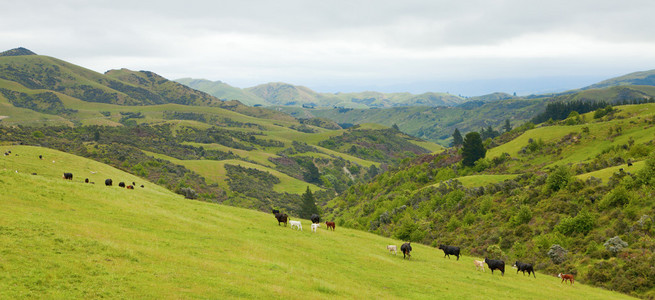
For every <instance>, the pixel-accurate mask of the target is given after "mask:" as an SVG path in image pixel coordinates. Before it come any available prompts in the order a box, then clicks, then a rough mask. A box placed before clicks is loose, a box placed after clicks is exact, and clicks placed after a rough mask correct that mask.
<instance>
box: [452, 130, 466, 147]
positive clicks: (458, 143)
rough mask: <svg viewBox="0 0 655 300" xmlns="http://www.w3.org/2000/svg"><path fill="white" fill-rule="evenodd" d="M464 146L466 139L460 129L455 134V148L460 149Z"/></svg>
mask: <svg viewBox="0 0 655 300" xmlns="http://www.w3.org/2000/svg"><path fill="white" fill-rule="evenodd" d="M463 144H464V138H463V137H462V134H461V133H460V132H459V129H457V128H455V132H453V146H454V147H459V146H462V145H463Z"/></svg>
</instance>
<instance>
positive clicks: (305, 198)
mask: <svg viewBox="0 0 655 300" xmlns="http://www.w3.org/2000/svg"><path fill="white" fill-rule="evenodd" d="M314 201H315V200H314V194H312V191H311V190H310V189H309V187H307V191H305V193H304V194H303V195H302V203H301V204H300V217H301V218H303V219H309V218H311V217H312V215H313V214H317V215H318V207H316V202H314Z"/></svg>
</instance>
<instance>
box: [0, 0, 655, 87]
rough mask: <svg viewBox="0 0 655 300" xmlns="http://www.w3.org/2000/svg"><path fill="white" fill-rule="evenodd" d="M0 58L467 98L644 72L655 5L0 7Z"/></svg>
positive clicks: (76, 0)
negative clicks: (15, 54)
mask: <svg viewBox="0 0 655 300" xmlns="http://www.w3.org/2000/svg"><path fill="white" fill-rule="evenodd" d="M0 7H2V12H1V13H0V14H1V15H2V17H1V18H0V51H4V50H8V49H12V48H16V47H20V46H22V47H25V48H28V49H30V50H32V51H34V52H36V53H37V54H41V55H47V56H53V57H57V58H60V59H63V60H66V61H68V62H71V63H74V64H77V65H81V66H83V67H86V68H89V69H92V70H95V71H98V72H105V71H107V70H110V69H118V68H128V69H132V70H148V71H153V72H155V73H158V74H160V75H162V76H164V77H166V78H169V79H177V78H181V77H192V78H204V79H209V80H212V81H216V80H220V81H223V82H226V83H228V84H231V85H233V86H237V87H242V88H243V87H250V86H254V85H257V84H261V83H266V82H273V81H282V82H288V83H292V84H298V85H304V86H307V87H309V88H312V89H314V90H317V91H321V92H338V91H341V92H349V91H364V90H377V91H384V92H394V91H397V92H404V91H409V92H413V93H421V92H426V91H434V92H450V93H452V94H463V95H465V96H474V95H480V94H483V93H488V92H493V91H502V92H510V93H511V92H518V93H519V94H526V93H536V92H546V91H554V90H561V89H570V88H578V87H582V86H584V85H588V84H592V83H595V82H596V81H599V80H602V79H607V78H610V77H614V76H619V75H623V74H626V73H630V72H634V71H643V70H650V69H655V24H654V23H653V22H652V13H653V12H655V1H652V0H643V1H632V0H625V1H616V0H610V1H606V0H593V1H586V0H585V1H576V0H566V1H560V0H550V1H543V0H540V1H526V0H507V1H502V0H498V1H491V0H490V1H464V0H463V1H452V0H451V1H441V0H434V1H430V0H425V1H411V0H403V1H398V0H394V1H386V0H384V1H356V0H348V1H341V0H322V1H313V0H298V1H289V0H276V1H247V0H240V1H220V0H218V1H217V0H211V1H194V0H186V1H179V0H178V1H168V0H159V1H139V0H126V1H124V0H108V1H93V0H91V1H87V0H57V1H51V0H44V1H31V0H21V1H15V0H0Z"/></svg>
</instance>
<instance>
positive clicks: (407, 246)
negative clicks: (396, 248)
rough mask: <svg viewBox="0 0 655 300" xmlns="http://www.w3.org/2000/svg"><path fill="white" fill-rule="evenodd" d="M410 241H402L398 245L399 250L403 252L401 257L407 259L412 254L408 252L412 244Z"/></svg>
mask: <svg viewBox="0 0 655 300" xmlns="http://www.w3.org/2000/svg"><path fill="white" fill-rule="evenodd" d="M411 243H412V242H407V243H404V244H403V245H402V246H400V251H402V252H403V259H405V257H407V259H409V258H410V257H411V256H412V255H411V254H410V252H412V244H411Z"/></svg>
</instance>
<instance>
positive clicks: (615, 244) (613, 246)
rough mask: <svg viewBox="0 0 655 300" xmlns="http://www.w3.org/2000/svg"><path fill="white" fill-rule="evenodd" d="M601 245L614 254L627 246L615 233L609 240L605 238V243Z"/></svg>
mask: <svg viewBox="0 0 655 300" xmlns="http://www.w3.org/2000/svg"><path fill="white" fill-rule="evenodd" d="M603 246H605V249H607V251H609V252H611V253H612V254H614V255H616V254H618V253H619V252H621V250H623V248H626V247H628V243H626V242H624V241H623V240H622V239H621V238H620V237H619V236H618V235H617V236H615V237H613V238H610V239H609V240H607V242H605V244H603Z"/></svg>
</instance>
